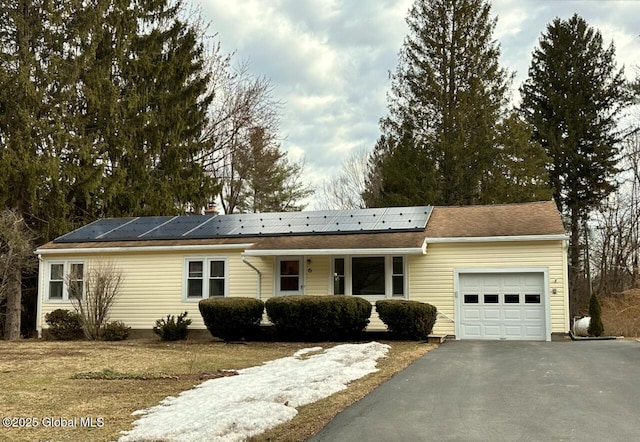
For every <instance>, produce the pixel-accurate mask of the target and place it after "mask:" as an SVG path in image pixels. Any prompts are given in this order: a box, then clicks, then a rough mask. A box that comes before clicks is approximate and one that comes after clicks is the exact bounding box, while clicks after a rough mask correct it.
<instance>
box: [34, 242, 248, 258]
mask: <svg viewBox="0 0 640 442" xmlns="http://www.w3.org/2000/svg"><path fill="white" fill-rule="evenodd" d="M252 245H253V244H252V243H242V244H208V245H207V244H191V245H188V244H187V245H174V246H140V247H136V246H128V247H77V248H75V247H74V248H65V249H36V251H35V253H36V255H38V256H41V255H87V254H94V253H123V252H128V253H131V252H134V253H135V252H175V251H185V252H189V251H199V250H233V249H246V248H248V247H251V246H252Z"/></svg>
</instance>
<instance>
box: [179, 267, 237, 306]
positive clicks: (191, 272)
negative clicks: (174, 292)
mask: <svg viewBox="0 0 640 442" xmlns="http://www.w3.org/2000/svg"><path fill="white" fill-rule="evenodd" d="M226 268H227V265H226V259H224V258H223V259H220V258H189V259H187V260H186V266H185V275H186V281H185V296H186V299H192V300H198V299H204V298H213V297H221V296H225V294H226V281H227V274H226Z"/></svg>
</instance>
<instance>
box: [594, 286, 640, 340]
mask: <svg viewBox="0 0 640 442" xmlns="http://www.w3.org/2000/svg"><path fill="white" fill-rule="evenodd" d="M600 306H601V307H602V324H603V325H604V333H605V334H606V335H611V336H625V337H640V289H633V290H628V291H626V292H623V293H616V294H612V295H606V296H601V297H600Z"/></svg>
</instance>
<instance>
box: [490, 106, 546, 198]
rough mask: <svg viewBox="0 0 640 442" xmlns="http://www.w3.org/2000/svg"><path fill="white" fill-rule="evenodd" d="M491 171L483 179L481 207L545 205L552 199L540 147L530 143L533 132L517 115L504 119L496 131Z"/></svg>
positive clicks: (543, 156)
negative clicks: (544, 203) (483, 205)
mask: <svg viewBox="0 0 640 442" xmlns="http://www.w3.org/2000/svg"><path fill="white" fill-rule="evenodd" d="M497 129H498V130H497V134H498V136H497V140H496V141H497V143H496V147H497V150H496V159H495V167H494V169H493V170H488V171H487V173H486V174H485V176H484V177H483V179H482V180H483V186H482V187H483V188H484V189H487V190H486V191H485V192H484V193H483V195H482V196H481V200H482V202H483V203H495V202H500V203H518V202H522V201H548V200H550V199H551V197H552V193H553V191H552V189H551V186H549V184H548V183H549V175H548V173H547V170H546V166H547V163H548V161H549V159H548V157H547V156H546V154H545V152H544V150H543V149H542V146H540V144H539V143H538V142H536V141H533V140H532V139H531V135H532V128H531V126H530V125H529V124H527V123H526V122H525V121H523V120H522V118H521V117H520V116H519V115H518V114H517V113H515V112H514V113H511V115H509V116H508V117H507V118H505V119H503V120H502V121H501V122H500V123H499V124H498V128H497Z"/></svg>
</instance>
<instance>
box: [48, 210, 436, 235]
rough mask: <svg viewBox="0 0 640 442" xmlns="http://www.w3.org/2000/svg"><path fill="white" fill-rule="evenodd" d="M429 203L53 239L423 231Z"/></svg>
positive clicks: (103, 223)
mask: <svg viewBox="0 0 640 442" xmlns="http://www.w3.org/2000/svg"><path fill="white" fill-rule="evenodd" d="M430 214H431V206H418V207H389V208H382V209H357V210H328V211H310V212H283V213H243V214H231V215H216V216H211V215H190V216H149V217H137V218H107V219H101V220H98V221H95V222H93V223H91V224H88V225H86V226H84V227H82V228H80V229H78V230H74V231H73V232H71V233H68V234H66V235H63V236H61V237H59V238H57V239H55V240H54V241H55V242H59V243H65V242H66V243H71V242H93V241H136V240H150V239H206V238H232V237H242V236H247V237H255V236H279V235H315V234H342V233H371V232H384V231H387V232H388V231H394V232H396V231H418V230H424V228H425V227H426V224H427V221H428V219H429V215H430Z"/></svg>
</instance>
